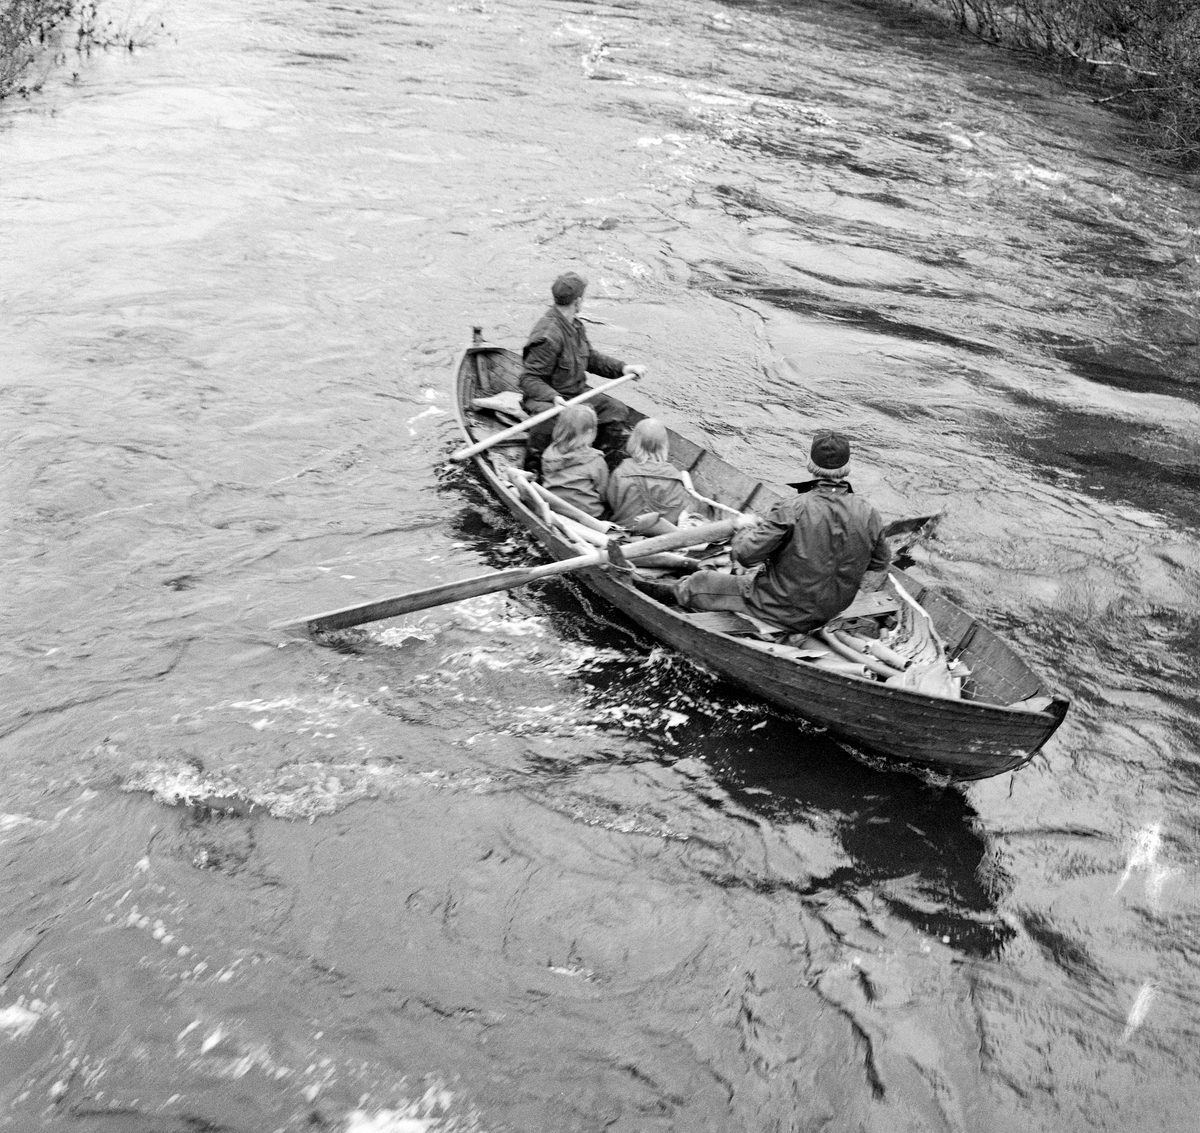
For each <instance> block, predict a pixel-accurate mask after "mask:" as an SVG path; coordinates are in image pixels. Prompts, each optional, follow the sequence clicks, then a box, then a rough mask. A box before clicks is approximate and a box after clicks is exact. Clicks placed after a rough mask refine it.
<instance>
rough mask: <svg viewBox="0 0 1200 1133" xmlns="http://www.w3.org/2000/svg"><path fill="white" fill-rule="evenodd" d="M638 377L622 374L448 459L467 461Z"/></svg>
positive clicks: (470, 446) (459, 451)
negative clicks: (574, 406)
mask: <svg viewBox="0 0 1200 1133" xmlns="http://www.w3.org/2000/svg"><path fill="white" fill-rule="evenodd" d="M638 376H639V375H638V374H622V375H621V376H620V377H619V378H613V379H612V381H610V382H606V383H605V384H604V385H602V386H597V387H596V388H595V389H589V390H584V391H583V393H581V394H580V395H579V396H578V397H573V398H571V400H570V401H567V402H564V403H563V404H562V405H555V406H554V407H552V408H550V409H546V410H543V411H542V412H541V413H535V414H534V415H533V416H532V417H527V418H526V419H525V420H524V421H520V422H518V423H517V424H516V425H512V426H510V427H509V428H507V429H502V430H501V431H500V432H498V433H493V434H492V435H491V436H490V437H486V438H485V439H484V440H482V441H476V442H475V443H474V444H473V445H467V446H466V448H460V449H459V450H458V451H457V452H452V453H451V454H450V459H451V460H468V459H470V458H471V457H472V456H474V455H475V454H476V453H480V452H483V451H484V450H485V449H489V448H491V447H492V445H498V444H500V443H501V442H503V441H507V440H509V439H510V438H512V437H519V436H520V435H521V434H522V433H525V432H528V431H529V430H530V429H532V428H533V427H534V425H540V424H541V423H542V422H543V421H549V420H550V419H551V418H552V417H557V416H558V415H559V414H560V413H561V412H562V411H563V410H564V409H569V408H570V407H571V406H572V405H580V404H582V403H583V402H585V401H587V399H588V398H589V397H595V396H596V395H597V394H601V393H608V391H609V390H610V389H612V388H613V387H615V386H619V385H620V384H621V383H622V382H629V381H632V380H633V379H634V378H636V377H638Z"/></svg>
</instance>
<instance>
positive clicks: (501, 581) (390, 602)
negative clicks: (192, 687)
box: [273, 567, 546, 630]
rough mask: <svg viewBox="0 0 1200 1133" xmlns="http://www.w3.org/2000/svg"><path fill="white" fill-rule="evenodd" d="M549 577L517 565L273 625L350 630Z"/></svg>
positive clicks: (280, 627) (542, 570)
mask: <svg viewBox="0 0 1200 1133" xmlns="http://www.w3.org/2000/svg"><path fill="white" fill-rule="evenodd" d="M545 576H546V571H545V570H544V569H541V568H538V567H514V568H513V569H512V570H501V571H496V572H495V573H494V574H487V575H481V576H476V577H475V578H464V579H462V580H461V581H459V582H445V583H442V584H441V585H440V586H430V587H428V588H427V589H425V590H413V591H410V592H409V593H408V594H398V595H396V596H395V597H393V598H380V599H379V600H378V601H375V602H365V603H363V604H362V605H358V606H344V607H342V608H341V609H339V610H327V611H325V613H323V614H309V615H308V616H307V617H303V618H294V619H291V620H289V621H285V622H276V623H275V625H274V627H273V628H275V629H298V628H300V627H301V626H304V627H306V628H308V629H310V630H333V629H349V628H350V627H351V626H357V625H362V624H363V623H364V622H376V621H381V620H382V619H383V618H396V617H399V616H400V615H401V614H412V613H416V611H417V610H428V609H431V608H432V607H434V606H445V605H449V604H450V603H451V602H462V601H464V600H465V599H467V598H478V597H480V596H481V595H483V594H495V593H496V592H497V591H499V590H511V589H512V588H513V587H515V586H524V585H525V584H526V583H528V582H534V581H536V580H537V579H539V578H544V577H545Z"/></svg>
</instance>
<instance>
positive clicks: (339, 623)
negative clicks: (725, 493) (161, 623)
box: [271, 519, 735, 630]
mask: <svg viewBox="0 0 1200 1133" xmlns="http://www.w3.org/2000/svg"><path fill="white" fill-rule="evenodd" d="M734 526H735V523H734V521H733V520H732V519H724V520H721V521H720V522H718V523H702V524H699V525H698V526H696V527H686V528H683V529H682V530H679V531H672V532H670V533H669V534H667V535H656V536H655V537H654V538H653V539H639V540H638V541H637V542H635V543H625V544H623V545H622V546H621V554H622V555H623V556H624V557H625V558H626V559H643V558H645V557H646V556H647V555H655V554H658V553H659V552H661V551H673V550H675V549H676V548H677V547H692V546H699V545H700V544H702V543H718V542H720V541H721V540H722V539H728V538H729V537H730V536H731V535H732V534H733V531H734ZM607 561H608V552H607V551H596V552H594V553H593V554H590V555H579V556H578V557H577V558H573V559H562V560H561V561H559V562H556V563H547V564H546V565H545V566H539V567H516V568H514V569H512V570H501V571H495V572H493V573H491V574H484V575H477V576H476V577H475V578H464V579H462V580H461V581H459V582H446V583H443V584H442V585H441V586H431V587H429V588H428V589H427V590H411V591H409V592H408V593H407V594H397V595H396V596H395V597H393V598H380V599H378V600H376V601H374V602H364V603H363V604H362V605H359V606H344V607H343V608H342V609H340V610H327V611H326V612H325V613H323V614H309V615H308V616H307V617H303V618H295V619H292V620H289V621H284V622H276V623H275V624H274V625H273V626H272V627H271V628H272V629H292V628H295V627H297V626H307V627H308V628H309V629H314V630H329V629H346V628H347V627H349V626H357V625H362V624H363V622H374V621H378V620H379V619H380V618H394V617H398V616H399V615H400V614H411V613H413V612H414V611H416V610H428V609H430V608H431V607H433V606H445V605H448V604H449V603H451V602H461V601H462V600H463V599H464V598H477V597H479V595H481V594H494V593H495V592H496V591H498V590H511V589H512V588H513V587H515V586H526V585H528V584H529V583H530V582H536V581H537V580H538V579H539V578H551V577H553V576H554V575H556V574H568V573H570V572H571V571H573V570H584V569H585V568H587V567H594V566H600V565H601V564H603V563H606V562H607Z"/></svg>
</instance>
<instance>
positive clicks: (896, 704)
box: [455, 344, 1067, 779]
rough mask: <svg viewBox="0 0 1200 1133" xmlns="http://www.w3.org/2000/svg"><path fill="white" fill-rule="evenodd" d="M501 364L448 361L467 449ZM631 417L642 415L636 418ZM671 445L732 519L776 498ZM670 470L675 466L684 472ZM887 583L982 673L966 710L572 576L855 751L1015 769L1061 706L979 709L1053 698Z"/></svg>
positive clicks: (995, 651)
mask: <svg viewBox="0 0 1200 1133" xmlns="http://www.w3.org/2000/svg"><path fill="white" fill-rule="evenodd" d="M497 361H498V362H500V363H502V364H503V365H504V367H505V369H506V370H507V371H508V373H509V374H510V375H511V374H512V373H513V372H514V371H515V370H516V369H517V368H518V367H519V361H520V360H519V357H518V356H517V355H516V354H515V353H513V352H512V351H509V350H505V349H504V348H502V347H491V346H488V345H487V344H476V345H474V346H472V347H470V348H468V349H467V350H465V351H463V352H462V353H461V354H460V355H459V357H458V359H457V361H456V365H455V376H456V397H455V408H456V411H457V416H458V421H459V425H460V427H461V429H462V432H463V435H464V436H465V437H466V438H467V441H468V443H470V442H473V441H475V440H476V439H478V438H477V437H476V436H475V435H474V433H473V432H472V427H471V421H470V414H471V412H472V410H471V409H470V401H471V397H472V396H473V394H474V391H475V389H476V388H477V387H478V384H479V382H480V380H481V379H483V378H484V376H485V375H486V374H488V372H489V371H490V369H491V364H492V363H493V362H497ZM471 362H473V363H474V365H471V364H470V363H471ZM632 415H633V416H634V417H635V418H639V417H641V416H642V414H639V413H636V412H635V411H634V412H633V413H632ZM668 431H669V432H670V430H668ZM671 438H672V457H673V458H674V457H675V456H676V451H677V449H681V450H692V449H695V450H697V451H696V452H695V453H694V456H693V457H692V459H691V460H690V463H689V464H688V470H689V471H691V472H695V471H696V470H697V469H698V467H699V466H700V465H701V464H702V463H703V465H704V467H703V468H702V469H700V470H699V471H700V475H701V476H702V478H703V482H704V486H703V487H701V484H700V483H697V489H698V490H699V491H702V492H703V493H704V494H705V495H708V496H711V497H712V498H714V499H717V500H719V501H720V502H722V503H729V504H730V505H731V506H734V507H740V508H744V507H745V506H747V505H748V503H749V502H750V501H751V500H757V501H759V503H760V505H761V504H762V503H763V502H764V500H765V502H767V503H770V502H772V501H773V500H774V499H778V498H780V497H779V496H778V495H777V493H775V492H774V491H772V490H771V489H770V488H768V486H767V485H765V484H763V483H762V482H761V481H759V482H755V481H753V480H751V478H749V477H746V476H745V475H744V474H743V473H740V472H737V470H735V469H733V468H732V467H731V466H729V465H726V464H725V462H724V461H722V460H721V459H720V457H718V456H717V455H716V454H715V453H712V452H711V451H709V450H706V449H703V448H701V447H700V446H697V445H695V443H694V442H692V441H688V440H686V439H685V438H682V437H679V436H678V435H677V434H675V433H673V432H672V433H671ZM471 459H472V462H473V464H474V467H475V469H476V471H477V472H478V474H479V475H480V476H481V477H482V478H483V480H484V482H485V483H486V484H487V485H488V488H489V489H490V490H491V492H492V494H493V495H495V496H496V498H497V499H498V500H500V501H501V502H502V503H503V504H504V506H505V507H506V508H507V509H508V510H509V512H510V513H512V515H513V517H514V518H515V519H517V520H518V521H519V522H520V523H521V525H522V526H523V527H525V528H526V529H527V530H528V531H529V532H530V533H531V534H532V535H533V536H534V537H535V538H536V539H537V540H538V542H539V543H540V544H541V545H542V546H543V547H544V548H545V549H546V550H547V551H548V552H549V554H550V555H552V556H553V557H554V558H557V559H561V558H568V557H571V556H573V555H575V554H577V553H578V550H577V548H575V547H574V546H572V545H570V544H569V543H567V542H566V541H565V540H563V539H561V538H560V537H559V536H558V535H557V534H556V533H555V532H554V531H553V530H552V529H550V528H548V527H547V526H546V525H545V524H544V523H543V522H542V520H541V518H540V517H539V516H537V515H535V514H534V513H533V512H532V511H531V510H530V509H529V508H527V507H526V506H525V504H524V503H523V501H522V500H521V499H520V498H519V497H518V496H517V495H516V493H515V492H513V491H512V490H511V489H510V488H509V487H508V485H507V484H506V483H505V482H504V481H503V480H501V479H500V477H499V476H498V475H497V473H496V471H495V469H494V468H493V467H492V464H491V458H490V455H489V454H488V453H481V454H479V455H476V456H474V457H472V458H471ZM676 463H677V465H680V466H682V465H683V464H684V463H685V461H683V460H677V461H676ZM722 470H728V474H729V475H728V477H727V478H726V477H722V478H721V482H719V483H714V473H715V472H718V471H722ZM732 481H736V482H738V483H740V484H742V485H747V484H750V483H753V485H754V486H753V488H752V489H751V490H750V491H749V493H748V494H747V493H746V492H745V489H744V487H743V488H741V489H739V490H738V492H737V495H736V496H733V497H730V496H729V495H728V494H727V493H726V491H725V489H726V488H727V487H729V486H731V483H730V482H732ZM893 573H894V574H896V575H897V576H898V577H899V578H900V579H901V582H902V584H903V585H904V586H905V587H906V588H907V589H908V590H909V593H910V594H911V595H912V596H913V597H914V598H915V599H917V600H918V601H921V602H923V601H928V602H929V604H930V606H931V607H932V608H930V610H929V612H930V614H931V616H932V617H933V620H934V625H935V626H936V627H937V628H938V631H939V633H941V634H942V635H943V636H944V637H946V638H947V645H948V649H949V652H950V654H951V656H952V657H955V656H956V657H960V658H961V659H962V660H963V662H964V663H965V664H966V665H967V666H968V667H970V668H972V669H975V668H976V666H978V667H979V671H978V673H977V678H976V681H975V684H976V690H975V696H974V698H973V699H962V700H951V699H947V698H942V697H934V696H930V695H928V694H925V693H919V692H915V691H913V690H910V689H902V688H894V687H891V686H888V685H884V684H881V683H879V682H876V681H871V680H867V679H863V678H858V677H854V676H850V675H847V674H843V673H836V672H831V671H829V670H824V669H819V668H816V667H815V666H810V665H805V664H803V663H802V662H797V661H795V660H792V659H791V658H787V657H782V656H776V655H772V653H771V652H770V650H769V648H763V646H764V645H765V644H766V643H763V642H758V643H756V644H751V643H750V642H748V641H747V640H746V639H744V638H740V637H734V636H732V635H730V634H726V633H721V632H719V631H716V630H710V629H707V628H703V627H701V626H699V625H697V624H696V623H695V622H693V621H692V620H691V617H690V615H689V614H688V613H687V612H686V611H681V610H677V609H673V608H668V607H666V606H663V605H662V604H660V603H659V602H656V601H654V600H653V599H651V598H649V597H648V596H646V595H645V594H643V593H642V592H641V591H639V590H637V589H635V588H634V587H633V586H632V585H631V584H629V583H628V582H625V581H623V580H622V579H621V578H620V577H619V575H617V574H615V573H614V572H611V571H609V570H608V569H607V568H603V567H600V568H592V569H588V570H586V571H580V572H578V577H579V578H580V580H581V581H582V582H583V583H584V584H585V585H586V586H587V587H588V588H589V589H591V590H593V591H594V592H596V593H597V594H599V595H600V596H601V597H603V598H605V599H606V600H607V601H609V602H610V603H611V604H612V605H614V606H616V607H617V608H618V609H619V610H621V612H622V613H624V614H625V615H626V616H627V617H629V618H631V619H632V620H633V621H634V622H636V623H637V624H638V625H639V626H641V627H642V628H643V629H644V630H646V632H648V633H649V634H651V635H652V636H653V637H655V638H658V639H660V640H662V641H664V642H665V643H666V644H668V645H670V646H672V647H673V648H675V649H677V650H678V651H679V652H681V653H683V654H685V655H686V656H689V657H692V658H693V659H695V660H698V661H700V662H701V663H702V664H703V665H705V666H707V667H709V668H711V669H714V670H716V671H717V672H719V673H720V674H721V675H722V676H723V677H724V678H725V679H727V680H729V681H730V682H732V683H733V684H735V685H737V686H738V687H740V688H742V689H745V690H746V691H748V692H750V693H752V694H754V695H757V696H760V697H762V698H763V699H766V700H768V701H770V702H772V703H774V704H776V705H779V706H780V707H783V708H785V709H787V710H789V711H793V712H795V713H796V714H797V715H800V716H803V717H805V718H806V719H809V720H811V721H813V722H815V723H818V724H821V725H824V726H825V727H827V728H829V729H830V731H832V732H834V733H835V734H836V735H838V736H839V737H840V738H842V739H844V740H847V741H849V742H850V743H852V744H854V745H857V746H859V747H863V748H866V749H868V750H870V751H873V752H877V753H879V754H882V755H886V756H890V757H893V758H898V759H901V760H905V761H910V762H913V763H917V764H920V765H923V766H926V767H931V768H934V769H936V770H938V771H940V772H942V773H945V774H949V775H950V776H952V777H953V778H957V779H973V778H983V777H986V776H990V775H996V774H1000V773H1002V772H1004V771H1007V770H1011V769H1014V768H1016V767H1019V766H1021V764H1023V763H1025V762H1026V761H1027V760H1028V759H1030V758H1031V757H1032V756H1033V754H1034V753H1035V752H1036V751H1037V750H1038V749H1039V748H1040V747H1041V746H1042V745H1043V744H1044V743H1045V742H1046V741H1047V740H1048V739H1049V738H1050V736H1051V735H1052V734H1053V733H1054V731H1055V730H1056V729H1057V727H1058V725H1059V724H1060V723H1061V722H1062V719H1063V716H1064V715H1065V713H1066V709H1067V702H1066V701H1065V700H1062V699H1061V698H1057V697H1055V698H1053V702H1052V704H1051V706H1050V708H1049V710H1047V711H1041V712H1038V711H1029V710H1027V709H1023V708H1016V707H1012V706H1011V703H1009V702H991V701H990V700H989V699H986V698H987V697H988V696H989V695H993V696H1001V695H1003V692H1002V690H1004V689H1007V690H1009V691H1016V692H1018V693H1019V694H1020V695H1019V696H1013V697H1011V699H1012V700H1016V699H1025V698H1027V697H1031V696H1050V695H1052V693H1051V691H1050V690H1049V688H1048V687H1047V686H1046V684H1045V682H1044V681H1043V680H1042V678H1041V677H1040V676H1039V675H1038V674H1037V673H1036V672H1035V671H1034V670H1033V669H1032V668H1031V667H1030V666H1029V665H1028V664H1026V663H1025V662H1024V661H1023V660H1022V659H1021V658H1020V657H1019V656H1018V655H1017V654H1016V653H1015V652H1014V651H1013V650H1012V649H1011V647H1009V646H1008V645H1007V644H1006V643H1005V642H1003V641H1002V640H1001V639H1000V638H999V637H998V636H997V635H996V634H994V633H993V632H992V631H991V630H990V629H988V627H987V626H985V625H984V624H983V623H981V622H979V621H978V620H977V619H975V618H973V617H971V616H970V615H969V614H967V613H966V611H964V610H961V609H960V608H959V607H958V606H955V605H954V604H953V603H952V602H950V600H949V599H948V598H946V597H945V596H944V595H942V594H940V593H939V592H937V591H935V590H933V589H932V588H930V587H927V586H925V585H924V584H923V583H921V582H920V581H919V580H917V579H915V578H913V577H912V576H910V575H908V574H906V573H905V572H903V571H899V570H893ZM981 696H982V697H983V698H982V699H981Z"/></svg>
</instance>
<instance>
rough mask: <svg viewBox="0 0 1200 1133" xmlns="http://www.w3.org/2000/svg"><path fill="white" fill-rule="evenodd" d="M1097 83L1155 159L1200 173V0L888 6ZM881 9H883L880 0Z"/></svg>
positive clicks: (984, 0)
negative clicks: (1197, 2) (1198, 1)
mask: <svg viewBox="0 0 1200 1133" xmlns="http://www.w3.org/2000/svg"><path fill="white" fill-rule="evenodd" d="M882 5H883V6H885V7H890V8H893V9H894V8H901V9H905V10H908V11H915V12H921V13H925V14H927V15H929V16H932V17H934V18H937V19H939V20H941V21H943V22H945V23H949V24H951V25H953V26H954V27H955V28H957V30H958V31H959V32H960V33H962V34H965V35H969V36H971V37H974V38H976V39H979V40H982V41H983V42H985V43H989V44H992V45H994V46H997V47H1003V48H1006V49H1008V50H1012V51H1017V52H1021V53H1024V54H1028V55H1033V56H1037V57H1038V58H1040V59H1042V60H1044V61H1047V62H1051V63H1053V64H1055V65H1057V66H1059V67H1061V68H1064V69H1065V71H1066V73H1067V74H1068V75H1069V76H1070V77H1071V78H1073V79H1077V80H1078V79H1082V80H1086V81H1087V82H1088V83H1089V85H1094V87H1095V88H1096V89H1095V92H1094V94H1093V98H1094V101H1095V102H1096V103H1098V104H1100V105H1104V106H1107V107H1109V108H1110V109H1112V110H1115V111H1118V112H1119V113H1121V114H1122V115H1124V116H1125V117H1126V118H1127V119H1128V120H1129V121H1131V122H1132V123H1134V124H1135V126H1136V127H1137V129H1138V132H1139V133H1140V134H1141V141H1142V143H1143V144H1144V145H1146V146H1147V147H1148V148H1149V149H1150V150H1152V151H1153V152H1154V154H1155V156H1156V157H1158V158H1159V159H1161V160H1165V161H1168V162H1171V163H1172V164H1175V165H1178V166H1179V167H1181V168H1184V169H1192V170H1194V169H1196V168H1200V9H1197V7H1196V5H1195V4H1194V3H1193V2H1192V0H1096V2H1095V3H1091V4H1083V5H1081V4H1074V3H1067V2H1065V0H882ZM874 6H876V7H878V6H880V5H879V4H878V3H877V4H875V5H874Z"/></svg>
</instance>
